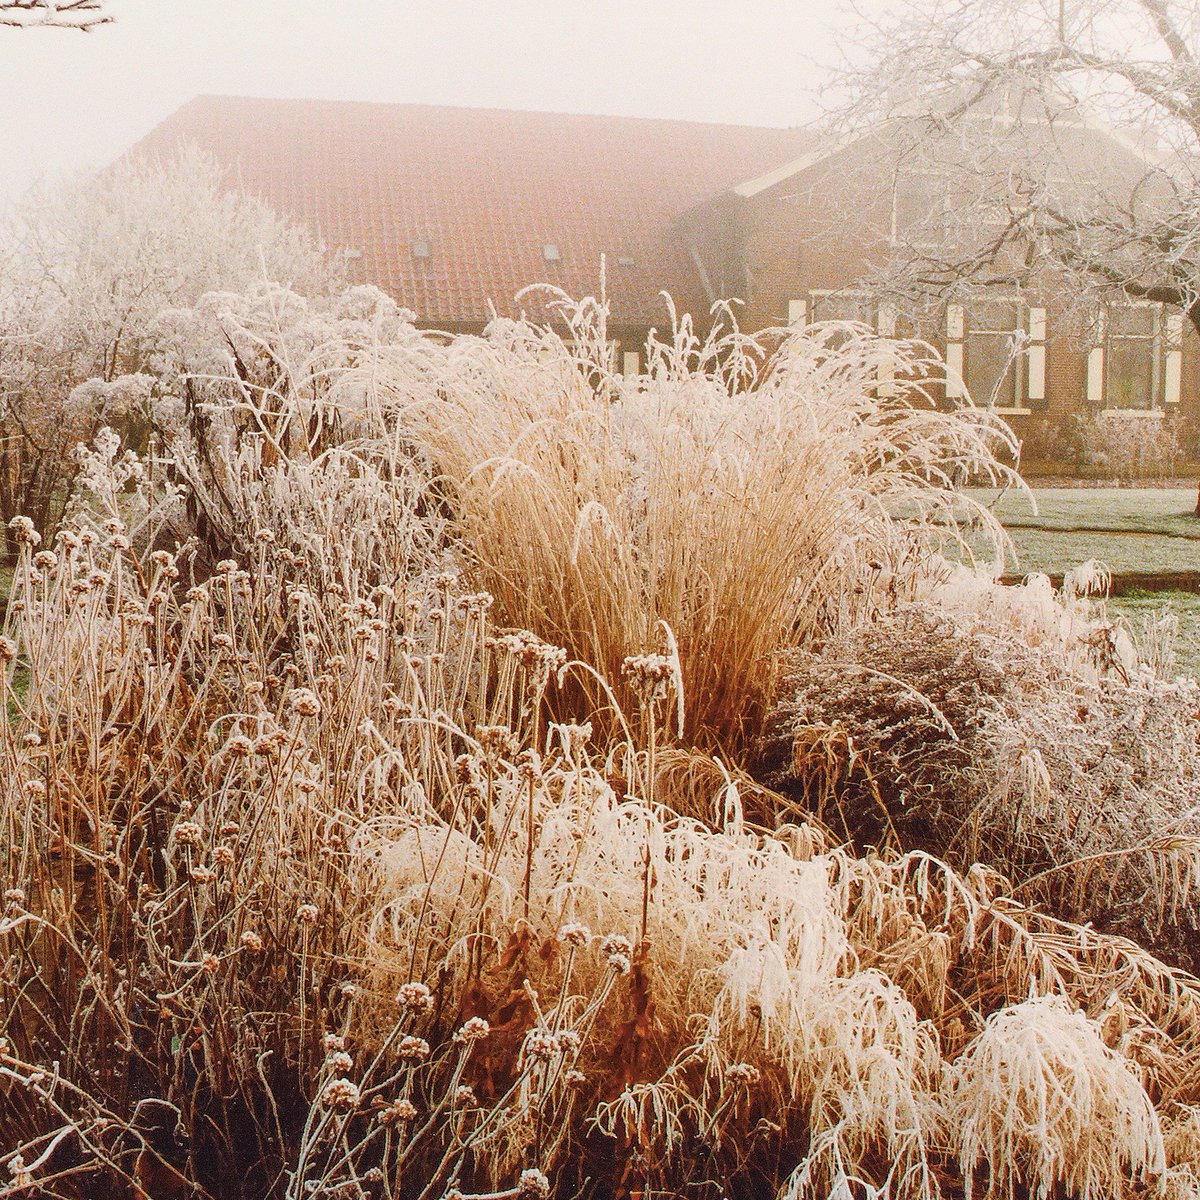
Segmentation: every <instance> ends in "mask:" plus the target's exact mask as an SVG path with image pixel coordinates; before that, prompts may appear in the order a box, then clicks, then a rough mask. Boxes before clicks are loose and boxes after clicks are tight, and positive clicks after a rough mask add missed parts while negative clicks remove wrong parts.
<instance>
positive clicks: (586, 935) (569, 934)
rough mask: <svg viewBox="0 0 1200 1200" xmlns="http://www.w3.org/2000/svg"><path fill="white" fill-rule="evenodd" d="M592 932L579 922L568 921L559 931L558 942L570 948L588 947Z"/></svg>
mask: <svg viewBox="0 0 1200 1200" xmlns="http://www.w3.org/2000/svg"><path fill="white" fill-rule="evenodd" d="M591 936H592V931H591V930H590V929H589V928H588V927H587V926H586V925H584V924H582V923H581V922H579V921H568V922H567V923H566V924H565V925H564V926H563V927H562V928H561V929H560V930H559V931H558V940H559V941H560V942H563V943H564V944H566V945H568V946H586V945H587V944H588V940H589V939H590V938H591Z"/></svg>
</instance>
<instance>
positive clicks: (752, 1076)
mask: <svg viewBox="0 0 1200 1200" xmlns="http://www.w3.org/2000/svg"><path fill="white" fill-rule="evenodd" d="M725 1078H726V1079H728V1080H729V1082H730V1083H742V1084H745V1085H746V1087H751V1086H753V1085H754V1084H756V1083H758V1082H759V1080H761V1079H762V1072H761V1071H760V1070H759V1069H758V1068H757V1067H756V1066H755V1065H754V1064H753V1063H744V1062H742V1063H733V1064H732V1065H730V1066H728V1067H726V1068H725Z"/></svg>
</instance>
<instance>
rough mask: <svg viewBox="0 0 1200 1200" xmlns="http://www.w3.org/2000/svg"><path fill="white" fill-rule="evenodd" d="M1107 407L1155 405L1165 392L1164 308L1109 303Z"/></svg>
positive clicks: (1105, 330) (1106, 324)
mask: <svg viewBox="0 0 1200 1200" xmlns="http://www.w3.org/2000/svg"><path fill="white" fill-rule="evenodd" d="M1100 347H1101V349H1102V350H1103V352H1104V365H1103V370H1104V378H1103V396H1104V407H1105V408H1134V409H1152V408H1154V407H1155V406H1156V404H1158V403H1159V402H1160V400H1161V398H1162V395H1163V345H1162V310H1161V308H1160V306H1159V305H1157V304H1121V305H1110V306H1109V308H1108V310H1107V312H1106V313H1105V319H1104V321H1103V331H1102V340H1101V343H1100Z"/></svg>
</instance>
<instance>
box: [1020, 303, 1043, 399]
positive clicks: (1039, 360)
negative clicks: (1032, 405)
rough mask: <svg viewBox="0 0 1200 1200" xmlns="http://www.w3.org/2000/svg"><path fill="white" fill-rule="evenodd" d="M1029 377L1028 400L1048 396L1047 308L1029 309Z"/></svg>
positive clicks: (1027, 358) (1026, 393)
mask: <svg viewBox="0 0 1200 1200" xmlns="http://www.w3.org/2000/svg"><path fill="white" fill-rule="evenodd" d="M1026 360H1027V362H1028V368H1029V378H1028V381H1027V385H1028V386H1027V387H1026V389H1025V396H1026V399H1028V400H1045V398H1046V310H1045V309H1044V308H1031V309H1030V310H1029V349H1028V350H1027V351H1026Z"/></svg>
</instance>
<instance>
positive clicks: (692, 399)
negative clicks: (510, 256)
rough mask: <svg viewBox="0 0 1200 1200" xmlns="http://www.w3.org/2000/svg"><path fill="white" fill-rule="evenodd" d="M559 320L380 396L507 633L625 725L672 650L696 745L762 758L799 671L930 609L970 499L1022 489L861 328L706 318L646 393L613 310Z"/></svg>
mask: <svg viewBox="0 0 1200 1200" xmlns="http://www.w3.org/2000/svg"><path fill="white" fill-rule="evenodd" d="M559 307H560V309H561V311H562V320H563V321H564V322H565V323H566V326H567V331H566V335H565V336H564V335H563V334H562V333H560V332H557V331H556V330H555V329H549V328H538V327H534V326H531V325H528V324H523V323H519V324H513V323H509V322H502V321H497V322H494V323H493V326H492V327H491V328H490V329H489V334H488V337H487V338H486V339H485V340H483V341H482V342H479V343H470V342H464V343H463V344H462V345H461V347H456V350H455V352H454V353H452V354H450V355H448V365H449V367H450V370H448V372H447V374H446V375H445V377H444V378H442V379H441V380H440V381H439V387H438V389H437V391H436V394H431V395H428V396H421V395H417V396H410V395H405V394H404V392H403V389H402V388H400V387H397V386H395V385H393V384H392V383H391V382H389V381H388V379H387V377H386V374H384V375H382V376H378V374H377V375H376V376H375V377H374V378H375V386H376V387H377V388H378V390H379V393H380V395H381V396H382V397H384V398H386V399H388V400H392V401H394V402H395V403H396V404H397V405H403V406H404V408H403V417H402V421H401V424H402V426H403V428H404V429H405V431H406V432H407V433H408V435H409V437H410V438H411V439H412V441H413V442H414V443H415V444H416V445H417V446H419V447H420V448H421V450H422V452H423V453H424V454H425V455H427V456H428V458H429V460H430V462H431V463H432V465H433V468H434V469H435V470H436V471H437V472H438V474H439V476H440V478H441V479H442V480H444V483H445V487H446V488H447V491H448V494H449V496H450V497H451V509H452V512H453V527H454V529H455V532H456V533H457V535H458V536H459V537H460V538H461V539H462V541H463V543H464V551H465V553H466V555H467V561H468V563H469V564H470V569H471V571H472V573H473V576H474V578H475V579H476V581H477V584H478V586H481V587H483V588H485V589H486V590H487V591H488V592H490V593H491V594H492V595H493V596H494V597H495V599H496V603H497V605H498V607H499V611H500V612H501V614H502V615H503V619H505V620H506V621H509V622H511V623H513V624H515V625H519V626H521V627H522V628H527V629H531V630H534V631H535V632H537V633H538V634H539V636H542V637H545V638H547V639H548V640H550V641H553V642H555V643H557V644H560V645H562V646H564V647H565V648H566V649H567V651H568V652H569V653H570V654H571V655H572V656H573V657H575V658H578V659H580V660H582V661H584V662H587V663H589V664H591V665H592V666H593V667H595V668H596V670H597V671H599V672H600V673H601V674H602V675H603V676H604V677H605V678H606V679H607V680H609V681H610V683H613V685H614V687H615V689H616V691H617V694H618V696H619V697H620V699H621V701H622V704H623V707H625V708H633V707H634V705H633V701H632V698H631V697H630V694H629V691H628V689H627V688H626V687H623V686H620V684H619V682H618V681H620V679H621V665H622V663H623V661H624V659H625V658H626V657H628V656H629V655H632V654H640V653H643V652H644V651H645V650H646V649H647V648H655V649H660V650H661V649H665V648H666V647H665V645H664V643H663V627H664V626H665V627H666V628H667V629H669V631H670V634H671V635H672V637H673V638H674V642H675V644H676V646H677V649H678V655H679V660H680V663H681V667H682V673H683V679H684V696H683V702H682V711H683V724H684V728H683V730H682V733H683V735H684V737H685V739H686V740H687V741H688V742H689V743H690V744H704V745H710V746H711V745H724V746H726V747H727V748H728V751H729V752H730V753H735V752H736V751H737V749H738V747H739V746H741V745H742V744H744V742H745V741H746V739H747V738H751V739H752V738H753V737H754V736H755V735H756V734H757V733H758V732H759V727H760V724H761V721H762V718H763V714H764V711H765V707H766V705H767V704H768V702H769V700H770V698H771V696H772V690H773V685H774V682H775V678H776V671H777V668H778V665H779V661H780V653H781V651H782V650H783V649H785V648H786V647H788V646H794V645H806V644H809V643H812V642H815V641H818V640H820V639H821V638H823V637H824V636H827V635H828V634H829V633H830V632H831V631H832V630H834V629H837V628H840V627H841V625H843V624H844V623H845V622H847V621H850V620H853V619H856V618H857V619H862V620H869V619H870V617H871V615H872V614H873V613H874V612H876V611H878V610H880V609H881V608H884V607H886V606H887V605H888V604H889V603H890V602H891V599H892V598H893V597H894V596H896V595H901V594H905V593H906V592H907V591H909V590H910V589H911V587H912V586H913V583H914V580H915V579H916V578H917V577H918V576H919V574H920V569H921V566H922V564H923V563H924V562H925V561H926V558H927V556H928V554H929V551H930V546H931V543H935V542H937V541H939V540H942V539H945V538H947V537H949V536H951V531H952V530H953V529H955V528H956V526H954V524H953V522H951V521H949V520H948V518H949V517H950V516H951V515H953V514H955V513H957V512H961V511H962V510H963V509H964V508H965V507H972V506H970V505H968V503H967V501H966V500H965V499H964V497H963V495H962V494H961V493H960V492H957V491H955V490H954V489H953V487H952V486H951V484H952V482H953V481H954V480H958V479H962V478H966V477H967V476H969V475H981V476H983V477H986V478H990V479H1001V478H1008V477H1009V476H1010V472H1008V471H1007V470H1006V469H1005V468H1004V467H1003V466H1002V465H1001V462H1000V457H1003V456H1004V455H1005V454H1006V453H1011V452H1013V451H1014V450H1015V445H1014V443H1013V442H1012V441H1011V434H1009V433H1008V432H1007V430H1006V429H1005V428H1004V427H1003V426H1002V425H1000V424H999V423H998V422H996V421H995V420H994V419H993V418H992V417H991V416H990V415H988V414H985V413H982V412H980V411H977V410H975V409H963V410H960V411H958V412H956V413H947V412H943V411H939V410H938V409H937V407H936V406H935V405H934V404H933V403H932V401H931V400H930V399H929V396H928V394H927V392H926V383H927V380H928V375H929V371H930V369H931V366H932V364H931V363H930V362H929V361H928V359H927V357H926V355H927V354H928V351H927V350H926V349H925V348H923V347H921V346H919V345H916V344H911V345H910V344H900V343H895V342H890V341H883V340H881V339H879V338H877V337H875V336H874V335H873V334H870V333H868V332H867V331H866V330H864V329H861V328H851V329H849V330H848V329H847V327H845V326H844V325H835V326H824V327H818V328H816V329H815V330H812V331H809V332H807V333H801V332H795V331H792V332H790V333H789V332H787V331H779V330H768V331H766V332H764V333H761V334H756V335H754V336H752V337H751V336H747V335H745V334H742V333H741V332H740V331H738V329H737V328H736V325H735V324H734V323H733V321H732V317H731V316H730V314H729V313H724V314H722V319H721V320H719V321H717V322H716V323H715V324H714V328H713V332H712V333H710V334H709V335H708V336H707V337H703V338H702V337H699V336H697V335H696V334H695V333H694V332H693V329H692V326H691V323H690V319H689V318H686V317H685V318H683V319H681V320H679V321H677V322H676V323H675V324H674V327H673V329H672V333H671V337H670V338H669V340H665V341H662V340H657V339H654V338H652V339H651V341H650V343H649V344H648V346H647V358H648V361H647V368H646V371H645V373H644V374H643V375H641V376H639V377H637V378H635V379H624V378H621V377H620V376H618V375H617V374H616V373H615V371H614V365H613V361H612V360H613V354H612V351H611V350H610V348H609V343H608V339H607V334H606V327H605V313H604V309H603V308H602V307H599V306H597V305H596V304H595V303H594V302H585V303H583V304H579V305H570V304H566V303H563V304H561V305H560V306H559ZM881 381H883V382H881ZM972 511H973V513H974V515H976V516H977V517H978V518H979V520H980V521H981V522H982V523H983V527H984V528H985V530H986V531H987V532H990V534H991V535H992V536H993V538H996V539H999V538H1000V537H1001V536H1002V535H1001V534H1000V530H999V527H998V526H997V525H996V523H995V522H994V520H993V519H992V517H991V514H990V513H989V512H987V511H986V510H982V509H975V508H972ZM592 699H593V702H594V701H595V695H594V694H593V696H592Z"/></svg>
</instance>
